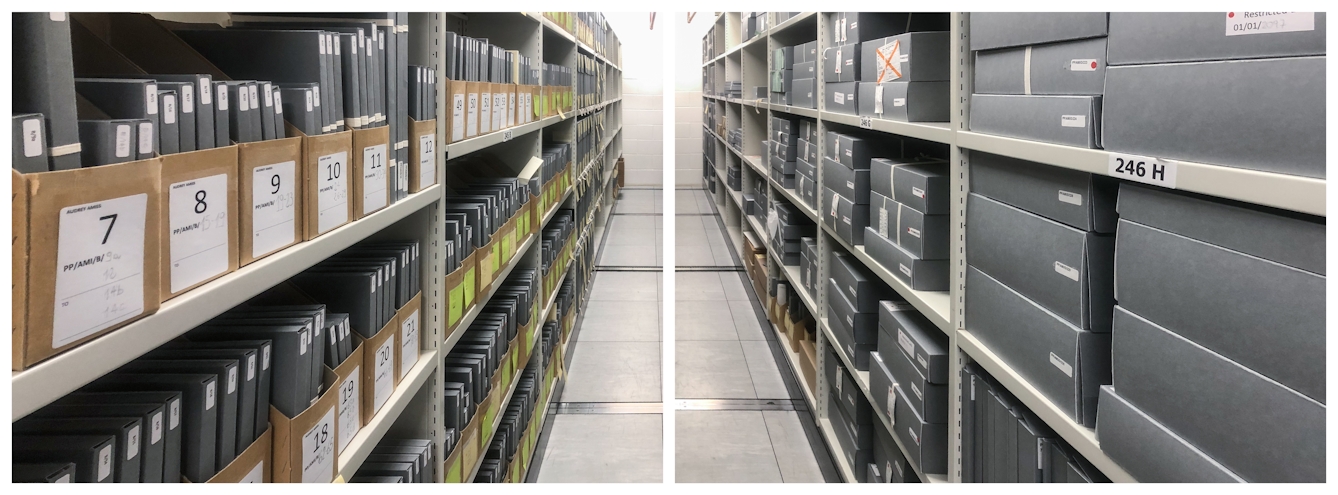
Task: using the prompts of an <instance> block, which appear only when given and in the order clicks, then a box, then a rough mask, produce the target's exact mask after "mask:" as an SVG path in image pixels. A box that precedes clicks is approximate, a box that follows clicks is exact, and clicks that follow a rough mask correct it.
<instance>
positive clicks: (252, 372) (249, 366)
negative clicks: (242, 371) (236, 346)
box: [246, 356, 256, 382]
mask: <svg viewBox="0 0 1338 495" xmlns="http://www.w3.org/2000/svg"><path fill="white" fill-rule="evenodd" d="M255 379H256V357H255V356H251V357H249V358H246V381H248V382H249V381H251V380H255Z"/></svg>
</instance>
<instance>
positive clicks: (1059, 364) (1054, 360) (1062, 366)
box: [1050, 352, 1073, 378]
mask: <svg viewBox="0 0 1338 495" xmlns="http://www.w3.org/2000/svg"><path fill="white" fill-rule="evenodd" d="M1050 364H1053V365H1055V367H1056V368H1059V371H1062V372H1064V374H1065V375H1068V376H1069V377H1070V378H1072V377H1073V366H1070V365H1069V363H1067V362H1065V361H1064V360H1063V359H1060V358H1059V356H1056V355H1055V353H1053V352H1052V353H1050Z"/></svg>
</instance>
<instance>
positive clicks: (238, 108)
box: [225, 81, 261, 143]
mask: <svg viewBox="0 0 1338 495" xmlns="http://www.w3.org/2000/svg"><path fill="white" fill-rule="evenodd" d="M247 83H248V81H228V82H226V83H225V86H226V87H227V95H228V103H229V105H228V125H229V127H228V134H229V135H230V139H231V140H232V142H237V143H254V142H257V141H260V137H261V134H260V129H256V128H255V124H256V120H254V119H252V118H251V115H252V114H253V113H256V112H257V110H256V109H254V108H251V92H250V88H249V87H248V86H247Z"/></svg>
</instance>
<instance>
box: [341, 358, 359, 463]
mask: <svg viewBox="0 0 1338 495" xmlns="http://www.w3.org/2000/svg"><path fill="white" fill-rule="evenodd" d="M360 376H362V367H361V366H358V367H355V368H353V371H352V372H350V373H349V377H348V378H347V379H345V380H344V381H343V383H340V384H339V451H340V452H343V451H344V448H345V447H348V444H349V442H352V441H353V437H354V436H356V435H357V434H358V430H359V429H361V427H362V423H361V422H360V421H359V419H360V417H361V416H360V415H359V414H358V404H360V403H361V401H360V400H359V396H358V377H360Z"/></svg>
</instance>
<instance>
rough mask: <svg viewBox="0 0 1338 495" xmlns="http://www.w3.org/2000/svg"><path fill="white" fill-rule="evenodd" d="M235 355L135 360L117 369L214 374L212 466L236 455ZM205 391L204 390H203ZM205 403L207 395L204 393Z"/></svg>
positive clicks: (226, 461) (237, 376) (236, 391)
mask: <svg viewBox="0 0 1338 495" xmlns="http://www.w3.org/2000/svg"><path fill="white" fill-rule="evenodd" d="M237 364H238V363H237V360H235V359H199V360H194V359H176V360H162V361H158V360H145V359H141V360H135V361H131V362H130V363H129V364H127V365H125V366H123V367H122V368H121V369H122V370H124V371H126V372H129V373H159V372H167V373H208V374H211V375H214V376H216V377H218V387H217V388H216V390H215V391H214V398H213V401H212V402H214V405H215V406H216V407H215V409H216V410H217V411H218V413H217V415H216V418H217V421H218V441H217V442H215V446H214V448H215V451H216V452H217V453H216V454H215V457H214V466H215V469H218V470H222V469H223V468H225V467H228V463H231V462H232V460H233V459H235V458H236V457H237V454H238V451H237V410H238V403H237V402H238V395H239V394H238V386H237V382H238V381H239V378H240V373H239V370H238V366H237ZM206 392H207V391H206ZM205 400H206V402H205V406H206V407H209V401H210V397H209V396H208V395H206V396H205Z"/></svg>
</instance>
